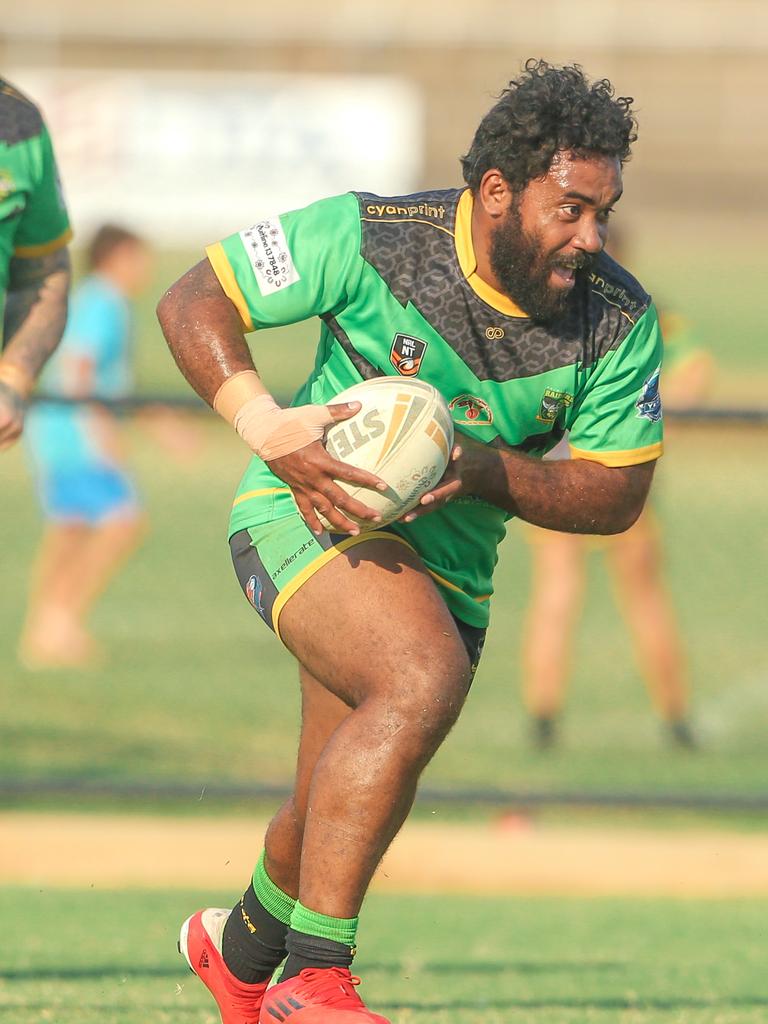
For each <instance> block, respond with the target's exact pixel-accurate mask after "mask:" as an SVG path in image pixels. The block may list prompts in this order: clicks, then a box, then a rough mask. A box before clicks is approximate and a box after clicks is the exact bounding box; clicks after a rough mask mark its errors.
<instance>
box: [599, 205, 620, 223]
mask: <svg viewBox="0 0 768 1024" xmlns="http://www.w3.org/2000/svg"><path fill="white" fill-rule="evenodd" d="M615 212H616V211H615V210H614V208H613V207H612V206H610V207H609V208H608V209H607V210H600V212H599V213H598V215H597V219H598V220H601V221H602V222H603V224H605V223H607V221H608V218H609V217H610V216H611V214H612V213H615Z"/></svg>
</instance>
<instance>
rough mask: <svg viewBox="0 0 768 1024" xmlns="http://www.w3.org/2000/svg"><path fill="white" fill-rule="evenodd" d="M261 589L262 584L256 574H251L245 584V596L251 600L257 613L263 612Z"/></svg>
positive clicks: (261, 613)
mask: <svg viewBox="0 0 768 1024" xmlns="http://www.w3.org/2000/svg"><path fill="white" fill-rule="evenodd" d="M263 589H264V587H263V584H262V582H261V580H260V579H259V577H258V576H251V578H250V579H249V580H248V582H247V583H246V584H245V596H246V597H247V598H248V600H249V601H250V602H251V604H252V605H253V607H254V608H255V609H256V611H257V612H258V613H259V615H263V614H264V608H263V606H262V603H261V592H262V590H263Z"/></svg>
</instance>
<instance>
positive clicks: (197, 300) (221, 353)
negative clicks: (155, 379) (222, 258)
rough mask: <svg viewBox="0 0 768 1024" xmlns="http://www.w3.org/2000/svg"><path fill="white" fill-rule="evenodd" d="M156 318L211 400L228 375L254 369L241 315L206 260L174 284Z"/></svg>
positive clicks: (199, 388)
mask: <svg viewBox="0 0 768 1024" xmlns="http://www.w3.org/2000/svg"><path fill="white" fill-rule="evenodd" d="M157 317H158V320H159V321H160V326H161V328H162V330H163V334H164V335H165V339H166V341H167V343H168V347H169V348H170V350H171V352H172V354H173V358H174V359H175V360H176V363H177V365H178V367H179V369H180V370H181V372H182V373H183V374H184V376H185V377H186V378H187V380H188V381H189V383H190V384H191V385H192V387H193V388H194V389H195V391H197V393H198V394H199V395H200V396H201V397H202V398H204V399H205V400H206V401H207V402H208V403H209V404H212V402H213V398H214V396H215V394H216V391H217V390H218V388H219V386H220V385H221V384H222V382H223V381H224V380H225V379H226V378H227V377H231V376H233V375H234V374H236V373H240V372H241V371H242V370H252V369H254V366H253V360H252V359H251V353H250V350H249V348H248V345H247V343H246V341H245V338H244V336H243V324H242V321H241V319H240V315H239V313H238V311H237V309H236V307H235V305H234V303H233V302H232V301H231V299H229V298H228V297H227V295H226V294H225V292H224V289H223V288H222V286H221V284H220V282H219V279H218V277H217V276H216V274H215V273H214V271H213V268H212V267H211V264H210V262H209V261H208V260H207V259H204V260H201V261H200V262H199V263H197V264H195V266H194V267H192V268H191V269H190V270H188V271H187V273H186V274H184V275H183V276H182V277H180V278H179V280H178V281H176V283H175V284H173V285H171V287H170V288H169V289H168V291H167V292H166V293H165V295H163V297H162V298H161V299H160V302H159V303H158V306H157Z"/></svg>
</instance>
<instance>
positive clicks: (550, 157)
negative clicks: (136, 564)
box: [158, 61, 662, 1024]
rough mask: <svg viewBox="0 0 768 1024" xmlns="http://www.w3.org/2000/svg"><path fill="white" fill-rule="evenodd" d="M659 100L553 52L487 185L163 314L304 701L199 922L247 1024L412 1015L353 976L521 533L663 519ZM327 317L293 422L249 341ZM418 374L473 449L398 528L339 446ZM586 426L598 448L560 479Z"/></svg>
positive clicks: (504, 112)
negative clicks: (234, 442) (656, 208)
mask: <svg viewBox="0 0 768 1024" xmlns="http://www.w3.org/2000/svg"><path fill="white" fill-rule="evenodd" d="M631 102H632V101H631V100H630V99H627V98H616V97H615V96H614V92H613V89H612V87H611V85H610V83H609V82H607V81H599V82H596V83H594V84H590V83H589V82H588V81H587V80H586V78H585V76H584V74H583V73H582V71H581V69H580V68H578V67H575V66H573V67H554V66H550V65H548V64H546V63H545V62H542V61H538V62H537V61H529V62H528V63H527V64H526V65H525V69H524V71H523V72H522V73H521V74H520V76H519V77H518V78H516V79H515V80H513V81H512V82H510V84H509V87H508V88H507V89H505V90H504V92H503V93H502V95H501V98H500V99H499V100H498V102H497V103H496V105H495V106H494V107H493V108H492V109H491V111H490V112H489V113H488V114H487V115H486V116H485V118H484V119H483V120H482V122H481V124H480V126H479V128H478V130H477V133H476V135H475V138H474V141H473V142H472V145H471V147H470V149H469V152H468V153H467V155H466V156H465V157H464V158H463V160H462V164H463V170H464V179H465V182H466V187H463V188H455V189H446V190H440V191H428V192H423V193H420V194H416V195H410V196H400V197H394V198H392V197H385V198H382V197H379V196H375V195H371V194H367V193H364V192H359V193H358V192H352V193H348V194H346V195H342V196H337V197H335V198H331V199H325V200H321V201H320V202H317V203H315V204H313V205H311V206H309V207H307V208H306V209H303V210H299V211H297V212H293V213H289V214H285V215H283V216H281V217H274V218H272V219H269V220H265V221H262V222H260V223H258V224H256V225H255V226H253V227H252V228H248V229H246V230H244V231H242V232H241V233H239V234H236V235H233V236H231V237H230V238H227V239H225V240H224V241H223V242H221V243H218V244H216V245H213V246H211V247H209V249H208V250H207V258H206V259H204V260H203V261H202V262H201V263H198V264H197V265H196V266H195V267H193V268H192V269H191V270H190V271H189V272H188V273H187V274H185V275H184V276H183V277H182V278H181V279H180V280H179V281H178V282H177V283H176V284H175V285H173V287H172V288H171V289H170V290H169V291H168V292H167V293H166V294H165V296H164V297H163V298H162V299H161V301H160V304H159V306H158V315H159V318H160V321H161V324H162V327H163V330H164V332H165V336H166V338H167V340H168V344H169V346H170V348H171V350H172V352H173V354H174V357H175V359H176V361H177V363H178V365H179V367H180V369H181V371H182V372H183V373H184V375H185V376H186V377H187V379H188V380H189V382H190V383H191V385H192V386H193V387H194V389H195V390H196V391H197V392H198V394H200V395H201V396H202V397H203V398H204V399H205V400H206V401H207V402H209V403H210V404H211V405H212V406H213V407H214V409H216V410H217V411H218V412H219V413H220V414H221V415H222V416H223V417H224V418H226V419H227V420H228V421H230V422H231V423H232V425H233V426H234V427H235V429H236V430H237V432H238V433H239V434H240V436H241V437H242V438H243V440H244V441H245V443H246V444H247V445H248V446H249V447H250V448H251V450H252V451H253V452H254V458H253V459H252V461H251V463H250V465H249V467H248V469H247V470H246V473H245V476H244V477H243V480H242V482H241V485H240V488H239V491H238V494H237V497H236V498H235V503H234V508H233V511H232V517H231V523H230V544H231V550H232V554H233V559H234V564H235V570H236V572H237V575H238V577H239V580H240V583H241V585H242V588H243V590H244V591H245V594H246V596H247V597H248V599H249V600H250V602H251V604H252V605H253V607H254V608H255V609H256V611H257V612H258V614H259V615H260V616H261V617H262V618H263V619H264V621H265V622H266V623H267V625H268V626H269V627H270V628H272V629H273V630H274V631H275V633H276V634H277V635H278V637H279V638H280V640H281V641H282V642H283V644H285V646H286V647H287V648H288V650H290V651H291V652H292V653H293V654H294V655H295V657H296V659H297V661H298V663H299V675H300V679H301V690H302V728H301V740H300V746H299V751H298V761H297V772H296V782H295V789H294V792H293V795H292V796H291V798H290V799H289V800H288V801H287V802H286V803H285V804H284V805H283V806H282V807H281V808H280V810H279V811H278V812H277V814H276V815H275V817H274V819H273V820H272V822H271V824H270V826H269V829H268V831H267V835H266V840H265V848H264V850H263V852H262V854H261V856H260V857H259V859H258V862H257V865H256V869H255V871H254V874H253V878H252V881H251V883H250V884H249V885H248V888H247V889H246V891H245V893H244V895H243V897H242V899H241V900H240V902H239V903H238V904H237V905H236V906H235V907H234V909H233V910H232V911H231V912H230V911H227V910H217V909H208V910H205V911H199V912H198V913H196V914H194V915H193V916H192V917H191V918H189V919H188V920H187V921H186V922H185V924H184V926H183V927H182V934H181V941H180V948H181V949H182V952H184V953H185V955H186V957H187V960H188V962H189V964H190V966H191V967H192V969H193V970H194V971H195V973H197V974H198V976H199V977H200V978H201V979H202V980H203V982H204V983H205V984H206V985H207V986H208V988H209V989H210V990H211V992H212V994H213V996H214V998H215V999H216V1002H217V1003H218V1006H219V1010H220V1012H221V1016H222V1020H223V1021H224V1024H254V1022H256V1021H257V1020H261V1021H268V1022H270V1024H271V1022H273V1021H284V1020H290V1022H291V1024H302V1022H303V1021H307V1022H308V1024H309V1022H314V1021H318V1020H323V1021H326V1020H327V1021H329V1022H330V1021H332V1020H334V1019H335V1018H334V1014H337V1015H338V1019H339V1021H342V1020H343V1021H350V1022H351V1021H353V1020H359V1021H360V1022H364V1021H368V1022H378V1024H382V1022H384V1021H385V1018H383V1017H382V1016H380V1015H378V1014H376V1013H374V1012H372V1011H370V1010H368V1009H367V1008H366V1007H365V1005H364V1003H363V1002H362V1000H361V998H360V996H359V994H358V993H357V990H356V986H357V984H358V982H359V979H358V978H355V977H353V976H352V975H351V973H350V966H351V963H352V959H353V956H354V953H355V933H356V929H357V923H358V913H359V911H360V908H361V904H362V901H363V898H364V895H365V892H366V890H367V888H368V885H369V883H370V880H371V877H372V875H373V872H374V871H375V869H376V866H377V864H378V863H379V860H380V858H381V856H382V855H383V853H384V851H385V850H386V849H387V847H388V845H389V844H390V842H391V841H392V839H393V837H394V836H395V834H396V833H397V831H398V829H399V828H400V826H401V825H402V823H403V821H404V819H405V818H406V816H407V814H408V811H409V809H410V806H411V803H412V801H413V798H414V794H415V790H416V785H417V782H418V779H419V776H420V774H421V772H422V770H423V769H424V767H425V765H426V764H427V763H428V761H429V760H430V758H431V757H432V755H433V754H434V753H435V751H436V750H437V748H438V747H439V745H440V744H441V742H442V741H443V740H444V738H445V736H446V735H447V733H448V732H449V730H450V729H451V727H452V725H453V724H454V722H455V721H456V719H457V717H458V715H459V712H460V711H461V707H462V704H463V703H464V700H465V698H466V696H467V692H468V689H469V686H470V682H471V679H472V675H473V672H474V670H475V668H476V666H477V661H478V658H479V656H480V651H481V648H482V644H483V637H484V634H485V629H486V626H487V624H488V617H489V600H490V595H491V592H492V583H491V577H492V573H493V567H494V564H495V561H496V547H497V544H498V543H499V541H500V540H501V538H502V537H503V535H504V524H505V521H506V520H507V519H508V518H510V517H511V516H520V517H521V518H522V519H524V520H527V521H528V522H531V523H534V524H537V525H539V526H544V527H548V528H550V529H557V530H564V531H568V532H580V533H602V534H610V533H616V532H620V531H622V530H625V529H627V528H628V527H629V526H630V525H631V524H632V523H633V522H634V521H635V519H636V518H637V516H638V515H639V513H640V511H641V509H642V507H643V503H644V501H645V498H646V495H647V493H648V488H649V485H650V482H651V477H652V474H653V467H654V461H655V460H656V458H657V457H658V456H659V455H660V454H661V444H662V440H661V437H662V426H661V415H660V405H659V402H658V374H659V366H660V361H661V337H660V332H659V327H658V320H657V316H656V312H655V310H654V307H653V304H652V302H651V299H650V297H649V296H648V294H647V293H646V292H645V291H644V289H643V288H642V287H641V286H640V285H639V284H638V282H637V281H635V280H634V278H632V277H631V276H630V275H629V274H628V273H627V272H626V271H624V270H623V269H622V268H621V267H620V266H619V265H618V264H616V263H615V262H614V261H613V260H611V259H610V258H609V257H608V256H606V255H604V254H603V252H602V250H603V246H604V244H605V240H606V235H607V231H608V220H609V217H610V214H611V211H612V210H613V207H614V206H615V204H616V203H617V202H618V200H619V198H620V197H621V193H622V165H623V163H624V162H625V161H626V160H627V159H628V157H629V154H630V146H631V143H632V142H633V141H634V139H635V137H636V124H635V120H634V117H633V114H632V111H631ZM312 316H317V317H319V318H320V320H321V333H320V342H319V347H318V353H317V358H316V362H315V368H314V370H313V372H312V374H311V376H310V379H309V380H308V381H307V383H306V384H305V385H304V387H303V388H302V389H301V390H300V391H299V393H298V395H297V396H296V398H295V400H294V403H293V405H292V407H291V408H290V409H281V408H279V407H278V406H277V405H276V403H275V402H274V400H273V399H272V397H271V396H270V395H269V393H268V391H267V389H266V387H265V386H264V384H263V383H262V382H261V380H260V378H259V377H258V375H257V372H256V370H255V368H254V364H253V361H252V359H251V354H250V351H249V348H248V346H247V344H246V342H245V340H244V337H243V335H244V333H247V332H250V331H253V330H258V329H259V328H263V327H269V326H277V325H283V324H290V323H294V322H297V321H300V320H305V319H307V318H309V317H312ZM286 358H290V353H286ZM394 372H405V373H407V374H410V375H418V376H419V377H420V378H421V379H423V380H426V381H429V382H430V383H432V384H433V385H435V386H436V387H437V388H438V389H439V390H440V391H441V392H442V394H443V395H444V397H445V398H446V400H447V401H448V403H449V405H450V407H451V409H452V411H453V416H454V420H455V423H456V426H457V428H458V429H459V430H460V431H461V435H460V441H459V443H458V444H457V445H456V447H455V449H454V451H453V461H452V463H451V465H450V468H449V470H448V472H447V473H446V474H445V476H444V478H443V480H442V481H441V482H440V484H438V486H437V487H436V488H435V489H434V490H433V491H432V492H431V493H429V494H427V495H425V496H424V498H423V499H422V503H421V506H420V507H419V508H418V510H417V511H415V512H413V513H409V514H408V515H407V516H405V517H404V521H403V522H399V523H396V524H394V525H392V526H391V527H387V528H386V529H381V528H379V529H376V528H375V527H376V517H375V514H374V513H373V511H372V510H370V509H369V508H368V507H367V506H366V505H365V504H364V503H363V502H361V501H357V500H354V499H352V498H350V497H348V496H347V495H346V494H345V493H344V492H343V491H342V490H341V489H340V488H339V487H338V485H337V484H336V483H335V480H337V479H340V480H347V481H351V482H353V483H362V484H363V485H365V486H369V487H371V488H375V487H376V486H379V485H380V482H379V481H377V479H376V478H375V477H374V476H372V475H370V474H368V473H365V472H363V471H361V470H357V469H352V468H350V467H348V466H345V465H343V464H342V463H339V462H337V461H335V460H334V459H333V458H331V457H330V456H329V455H328V454H327V453H326V452H325V449H324V448H323V445H322V443H321V439H322V437H323V432H324V430H325V428H326V427H327V426H328V425H329V424H330V423H332V422H335V421H338V420H343V419H345V418H347V417H349V416H350V415H352V414H353V413H354V412H355V411H356V410H357V408H358V406H357V405H355V404H354V403H348V404H343V405H334V404H333V399H334V396H335V395H336V394H338V393H339V392H340V391H341V390H342V389H344V388H346V387H348V386H349V385H351V384H354V383H356V382H359V381H361V380H363V379H366V378H372V377H376V376H381V375H385V374H392V373H394ZM565 429H568V430H569V431H570V443H571V448H572V452H573V454H574V456H575V457H574V458H572V459H570V460H568V461H563V462H556V463H553V462H542V461H541V459H540V458H539V456H541V455H543V454H544V453H545V452H546V451H547V450H548V449H550V448H551V447H554V445H555V444H556V443H557V441H558V439H559V438H560V437H561V436H562V434H563V432H564V430H565ZM318 512H320V513H322V514H323V515H324V516H325V517H326V519H327V520H328V521H329V522H330V523H331V524H332V530H331V531H330V532H326V531H324V530H323V529H322V527H321V525H320V522H319V520H318ZM351 516H355V517H359V518H361V519H363V520H368V521H370V525H371V526H373V527H374V529H372V530H371V531H369V532H366V531H363V532H361V531H360V530H359V528H358V527H357V525H356V524H355V522H354V521H353V519H352V518H350V517H351ZM259 682H260V684H261V685H269V683H268V680H266V679H261V680H260V681H259ZM218 742H219V743H220V745H221V748H222V753H223V756H232V755H231V753H229V752H227V747H226V737H222V738H220V739H219V741H218ZM467 870H471V867H470V866H469V865H468V866H467ZM403 926H404V927H407V924H406V922H403ZM283 959H285V965H284V967H283V971H282V974H281V976H280V980H279V982H278V983H277V984H275V985H273V986H272V987H270V988H267V986H268V982H269V979H270V977H271V975H272V973H273V971H275V969H276V968H277V967H278V965H279V964H280V963H281V962H282V961H283Z"/></svg>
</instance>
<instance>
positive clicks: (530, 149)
mask: <svg viewBox="0 0 768 1024" xmlns="http://www.w3.org/2000/svg"><path fill="white" fill-rule="evenodd" d="M632 103H633V99H632V97H631V96H618V97H616V96H615V95H614V89H613V86H612V85H611V83H610V82H609V81H608V80H607V79H605V78H603V79H601V80H600V81H599V82H592V83H590V82H589V81H588V79H587V78H586V76H585V74H584V72H583V71H582V69H581V68H580V67H579V65H578V64H572V65H568V66H566V67H555V66H553V65H551V64H548V63H547V62H546V61H544V60H534V59H531V60H527V61H526V62H525V65H524V71H523V72H522V74H520V75H519V76H518V77H517V78H513V79H512V81H511V82H510V83H509V86H508V87H507V88H506V89H505V90H504V91H503V92H502V94H501V96H500V97H499V100H498V102H497V103H496V105H495V106H494V107H492V108H491V109H490V110H489V111H488V113H487V114H486V115H485V117H484V118H483V120H482V121H481V122H480V126H479V127H478V129H477V131H476V132H475V137H474V139H473V140H472V145H471V147H470V150H469V152H468V153H467V154H466V156H463V157H462V158H461V165H462V168H463V171H464V180H465V181H466V183H467V184H468V185H469V186H470V188H472V189H476V188H477V187H478V186H479V184H480V180H481V178H482V177H483V175H484V174H485V172H486V171H487V170H489V169H490V168H491V167H497V168H498V169H499V170H500V171H501V173H502V174H503V175H504V177H505V178H506V180H507V181H508V182H509V184H510V185H511V186H512V188H514V189H523V188H524V187H525V186H526V185H527V184H528V182H529V181H532V180H533V179H534V178H541V177H543V176H544V175H545V174H546V173H547V171H548V170H549V168H550V165H551V164H552V160H553V158H554V156H555V154H556V153H557V152H558V150H570V151H571V152H575V153H579V154H583V153H604V154H607V155H608V156H615V157H618V159H619V160H620V161H621V163H622V164H623V163H625V162H626V161H627V160H628V159H629V156H630V149H631V146H632V143H633V142H634V141H635V139H636V138H637V121H636V120H635V117H634V113H633V111H632Z"/></svg>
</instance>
